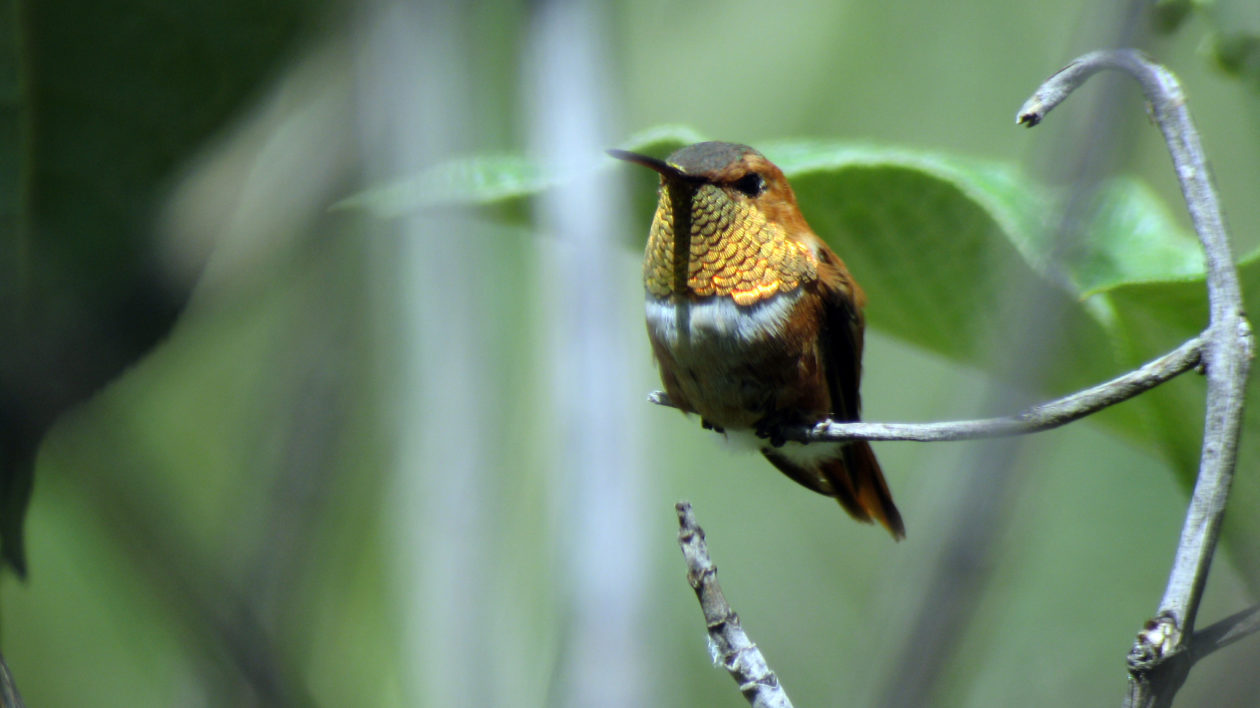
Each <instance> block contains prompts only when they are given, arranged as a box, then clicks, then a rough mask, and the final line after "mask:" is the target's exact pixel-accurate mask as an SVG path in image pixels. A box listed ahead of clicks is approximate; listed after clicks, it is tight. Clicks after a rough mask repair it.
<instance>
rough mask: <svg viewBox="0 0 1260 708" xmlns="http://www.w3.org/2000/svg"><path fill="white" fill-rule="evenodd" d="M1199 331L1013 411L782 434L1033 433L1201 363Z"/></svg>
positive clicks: (828, 424) (817, 437) (662, 401)
mask: <svg viewBox="0 0 1260 708" xmlns="http://www.w3.org/2000/svg"><path fill="white" fill-rule="evenodd" d="M1206 342H1207V339H1206V336H1204V335H1201V336H1198V337H1195V338H1194V339H1191V340H1190V341H1188V342H1186V343H1185V344H1182V345H1181V346H1180V347H1177V348H1176V349H1174V350H1173V351H1171V352H1169V353H1167V354H1165V355H1164V356H1161V357H1159V358H1158V359H1155V360H1153V361H1150V362H1148V363H1146V364H1145V365H1144V366H1142V367H1141V368H1139V369H1136V370H1134V371H1130V372H1128V373H1126V374H1123V375H1121V376H1117V377H1116V378H1114V379H1111V380H1110V381H1107V382H1105V383H1101V384H1099V385H1097V386H1094V387H1093V388H1087V389H1085V390H1083V391H1078V392H1076V393H1073V394H1071V395H1068V396H1064V397H1063V398H1057V399H1055V400H1053V401H1047V402H1045V403H1039V404H1037V405H1035V406H1031V407H1029V408H1027V409H1025V410H1023V411H1021V412H1019V413H1016V414H1015V415H1012V416H1004V417H998V418H982V419H979V420H954V421H946V422H941V423H842V422H838V421H833V420H824V421H822V422H821V423H818V424H816V425H801V426H791V427H785V428H783V429H781V430H780V431H778V432H779V433H780V434H781V435H782V436H783V439H784V440H795V441H797V442H844V441H847V440H910V441H914V442H941V441H946V440H976V439H980V438H998V437H1008V436H1012V435H1024V434H1027V433H1035V432H1039V431H1042V430H1049V429H1050V428H1057V427H1059V426H1060V425H1066V424H1068V423H1071V422H1072V421H1074V420H1079V419H1080V418H1084V417H1085V416H1087V415H1090V414H1091V413H1096V412H1098V411H1100V410H1102V409H1103V408H1106V407H1108V406H1112V405H1115V404H1117V403H1120V402H1121V401H1126V400H1128V399H1130V398H1133V397H1134V396H1136V395H1138V394H1139V393H1142V392H1143V391H1147V390H1149V389H1152V388H1154V387H1156V386H1158V385H1159V384H1162V383H1164V382H1165V381H1168V380H1169V379H1172V378H1174V377H1176V376H1177V375H1179V374H1182V373H1185V372H1186V371H1189V370H1190V369H1193V368H1194V367H1195V366H1198V364H1199V362H1200V359H1201V357H1202V354H1203V350H1204V347H1205V345H1206ZM648 400H650V401H651V402H653V403H656V404H659V405H663V406H670V407H675V406H674V403H673V402H672V401H670V400H669V396H668V395H666V394H665V393H664V392H663V391H655V392H653V393H652V394H650V395H649V396H648Z"/></svg>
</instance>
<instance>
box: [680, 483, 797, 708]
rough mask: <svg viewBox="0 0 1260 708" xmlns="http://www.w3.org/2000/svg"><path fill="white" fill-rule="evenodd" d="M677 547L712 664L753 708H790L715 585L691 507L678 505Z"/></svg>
mask: <svg viewBox="0 0 1260 708" xmlns="http://www.w3.org/2000/svg"><path fill="white" fill-rule="evenodd" d="M674 509H675V510H676V511H677V512H678V545H679V547H681V548H682V554H683V559H684V560H686V562H687V582H688V583H690V584H691V587H692V589H694V590H695V591H696V599H697V600H699V601H700V609H701V610H702V611H703V612H704V624H705V626H706V627H708V629H709V642H710V648H711V651H712V653H713V657H714V661H715V662H717V661H720V662H722V666H723V667H724V668H725V669H726V670H727V671H728V672H730V674H731V678H733V679H735V683H737V684H739V691H740V693H742V694H744V698H746V699H748V704H749V705H751V706H753V707H754V708H792V702H791V701H790V700H788V697H787V693H786V692H785V691H784V690H783V686H782V685H781V684H780V683H779V677H778V676H775V675H774V672H773V671H771V670H770V667H769V666H768V665H767V664H766V659H765V657H763V656H762V655H761V650H760V649H758V648H757V645H756V644H753V643H752V640H751V639H749V638H748V635H747V634H744V628H743V627H741V626H740V624H739V616H738V615H736V614H735V610H733V609H731V606H730V605H729V604H727V602H726V596H725V595H723V594H722V586H721V585H719V584H718V581H717V566H715V565H713V561H712V560H710V559H709V547H708V544H706V543H705V541H704V529H702V528H700V526H699V525H697V524H696V517H695V515H694V514H692V512H691V504H689V503H688V502H678V503H677V504H675V505H674Z"/></svg>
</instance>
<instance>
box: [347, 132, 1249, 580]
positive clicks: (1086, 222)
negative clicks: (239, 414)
mask: <svg viewBox="0 0 1260 708" xmlns="http://www.w3.org/2000/svg"><path fill="white" fill-rule="evenodd" d="M698 139H700V138H699V137H698V136H697V135H695V134H694V133H693V132H691V131H689V130H687V129H684V128H676V127H666V128H661V129H657V130H654V131H652V132H651V133H646V134H643V135H639V136H636V137H635V138H632V139H631V140H629V141H627V143H626V144H624V145H623V146H622V147H625V148H626V149H630V150H634V151H637V152H643V153H647V154H652V155H660V156H663V155H665V154H668V153H669V152H671V151H672V150H674V149H677V148H678V147H681V146H683V145H685V144H689V143H691V142H695V141H696V140H698ZM758 147H759V149H761V151H762V152H763V153H765V155H766V156H767V157H769V158H770V159H771V160H772V161H773V162H775V163H776V164H777V165H779V166H780V167H781V168H782V169H783V171H784V173H785V174H786V175H787V176H788V178H789V179H790V180H791V182H792V185H793V187H794V189H795V191H796V194H797V197H798V201H799V203H800V206H801V209H802V211H803V212H804V214H805V216H806V218H807V219H808V221H809V222H810V225H811V226H812V227H813V228H814V230H815V231H816V232H818V234H819V235H820V236H822V237H823V238H825V239H826V240H827V241H828V242H829V243H830V245H831V246H832V247H833V248H834V249H835V250H836V252H837V253H839V254H840V255H841V256H842V257H843V258H844V260H845V261H846V262H847V263H848V265H849V268H850V270H851V271H852V272H853V273H854V275H855V276H856V277H857V278H858V280H859V281H860V282H861V283H862V285H863V288H864V289H865V290H866V293H867V295H868V298H869V304H868V306H867V320H868V323H869V325H870V326H871V327H873V328H876V329H879V330H882V331H884V332H887V333H889V334H892V335H894V336H896V337H898V338H900V339H903V340H905V341H907V342H910V343H912V344H915V345H917V346H920V347H923V348H925V349H927V350H930V351H933V352H935V353H937V354H939V355H941V356H944V357H948V358H949V359H952V360H954V361H957V362H959V363H962V364H965V365H968V366H972V367H975V368H977V369H980V370H984V371H992V372H994V373H996V374H998V375H1001V376H1004V377H1008V378H1010V379H1012V380H1014V381H1017V382H1019V383H1020V384H1022V385H1023V386H1032V387H1034V388H1036V389H1037V390H1038V391H1039V392H1040V394H1041V395H1043V396H1053V395H1062V394H1066V393H1068V392H1070V391H1073V390H1076V389H1078V388H1081V387H1084V386H1087V385H1092V384H1095V383H1099V382H1101V381H1103V380H1106V379H1108V378H1111V377H1112V376H1116V375H1118V374H1120V373H1122V372H1123V371H1125V370H1128V369H1130V368H1132V367H1134V366H1136V365H1138V364H1141V363H1142V362H1144V361H1147V360H1149V359H1152V358H1154V357H1156V356H1159V355H1161V354H1163V353H1165V352H1167V351H1169V350H1171V349H1173V348H1175V347H1176V346H1177V345H1179V344H1180V343H1181V342H1183V341H1184V340H1185V339H1187V338H1189V337H1191V336H1193V335H1194V334H1196V333H1198V332H1199V331H1201V330H1202V329H1203V328H1204V327H1205V326H1206V324H1207V307H1206V302H1205V299H1204V298H1205V295H1204V282H1203V272H1204V270H1203V256H1202V252H1201V250H1200V249H1199V246H1198V242H1197V240H1196V239H1195V238H1194V237H1193V235H1192V234H1190V233H1188V232H1187V231H1186V230H1185V229H1183V228H1182V227H1181V226H1179V225H1178V223H1177V221H1176V220H1175V219H1174V218H1173V216H1172V214H1171V213H1170V212H1169V210H1168V208H1167V207H1166V206H1165V205H1164V204H1163V203H1162V202H1160V201H1159V199H1157V198H1156V197H1155V196H1154V194H1153V193H1152V192H1151V191H1150V190H1149V189H1148V188H1147V187H1146V186H1145V185H1143V184H1141V183H1139V182H1137V181H1134V180H1131V179H1125V178H1119V179H1113V180H1110V181H1107V182H1104V183H1103V184H1101V185H1100V186H1099V188H1098V189H1097V190H1095V192H1094V194H1093V196H1092V198H1091V200H1090V201H1089V203H1087V204H1084V205H1083V207H1081V208H1076V209H1071V210H1069V209H1066V208H1065V205H1066V204H1067V201H1066V200H1068V199H1069V198H1070V197H1071V195H1070V194H1067V193H1065V192H1062V191H1055V190H1052V189H1049V188H1047V187H1044V186H1041V185H1038V184H1035V183H1034V182H1032V181H1030V180H1029V179H1028V178H1026V177H1025V176H1024V175H1023V174H1022V173H1021V172H1020V171H1019V170H1018V169H1016V168H1015V167H1013V166H1010V165H1004V164H998V163H993V162H985V161H981V160H975V159H971V158H963V157H956V156H949V155H943V154H938V153H932V152H924V151H914V150H907V149H900V148H889V147H880V146H873V145H854V144H844V143H836V142H826V141H806V140H794V141H783V142H776V143H768V144H764V145H760V146H758ZM496 164H497V165H498V167H497V168H496ZM526 164H528V163H526V162H524V161H522V160H521V159H520V158H511V159H504V160H502V161H500V162H498V163H496V162H495V161H494V160H486V159H481V158H475V159H472V160H466V161H463V162H460V163H456V164H454V165H446V166H442V167H439V168H435V169H434V170H432V171H430V172H429V173H427V174H426V175H424V176H421V177H420V178H418V179H419V180H427V181H441V180H445V183H444V185H443V188H442V190H429V191H428V193H427V196H426V197H425V198H414V197H413V198H411V199H410V200H408V199H405V198H400V199H392V200H390V201H389V202H388V205H389V208H388V209H382V208H379V206H378V205H379V204H381V203H383V200H381V199H379V195H383V194H392V195H394V196H395V197H401V196H403V192H402V191H401V190H400V188H399V187H398V185H392V186H391V185H386V186H383V187H379V188H376V189H373V190H371V191H370V192H368V193H367V194H366V195H361V196H360V197H357V198H352V199H351V200H347V202H346V204H347V206H355V205H357V206H361V207H365V208H367V209H368V210H369V211H371V212H372V213H376V214H382V215H391V216H392V215H398V214H401V213H405V212H407V211H408V210H415V209H420V208H425V207H429V206H433V205H434V204H435V200H434V199H433V198H432V197H433V195H434V194H437V193H439V191H440V193H441V194H445V195H454V196H452V197H450V198H449V199H448V201H449V203H457V204H461V205H465V206H467V205H481V206H485V207H494V208H495V210H496V213H499V214H505V215H510V216H509V217H508V218H511V219H519V220H521V223H522V224H524V223H525V220H526V219H528V213H529V212H528V210H527V209H525V208H522V207H523V203H524V202H525V201H526V200H528V199H529V198H531V197H533V196H534V195H536V194H537V193H538V191H540V190H542V189H546V188H552V187H558V186H562V185H563V184H564V181H565V180H564V179H563V178H561V177H560V176H558V175H555V174H553V173H548V171H547V170H546V168H544V167H541V166H539V167H536V168H526V167H524V165H526ZM613 164H614V161H613V160H607V161H606V162H604V163H603V164H602V165H601V166H600V169H606V168H608V167H610V166H612V165H613ZM615 164H618V165H620V163H615ZM470 166H475V169H470ZM496 172H498V173H500V174H501V178H502V179H503V180H504V181H507V182H510V183H511V184H512V189H504V190H498V191H496V190H490V189H485V188H484V187H483V185H485V184H496V183H497V182H498V178H495V177H493V176H492V175H494V174H495V173H496ZM522 174H525V175H528V176H529V177H528V180H522V179H519V178H518V177H513V175H522ZM632 179H634V185H635V186H634V203H635V204H636V205H637V206H636V212H637V213H639V214H640V215H641V220H642V223H643V228H642V229H640V230H639V233H640V234H642V235H643V236H646V232H647V226H648V222H649V219H650V213H651V208H652V207H651V205H652V204H653V203H654V201H655V190H656V183H657V180H656V178H655V177H654V176H652V175H649V174H646V173H644V174H642V175H641V176H640V177H638V178H632ZM507 206H511V207H512V208H510V209H505V208H504V207H507ZM1064 214H1074V215H1077V216H1076V217H1075V219H1076V220H1075V221H1074V222H1065V217H1064ZM1061 234H1069V236H1068V237H1066V238H1063V237H1061V236H1060V235H1061ZM1072 234H1080V236H1075V237H1073V236H1071V235H1072ZM1065 242H1066V245H1064V244H1065ZM1243 274H1244V277H1245V278H1246V283H1245V285H1249V284H1251V283H1252V282H1255V285H1256V286H1257V287H1254V288H1250V289H1249V292H1257V291H1260V264H1258V261H1257V260H1256V259H1251V260H1248V261H1247V262H1246V264H1245V266H1244V268H1243ZM1029 298H1031V299H1033V300H1034V301H1036V302H1038V303H1040V305H1039V306H1038V308H1037V310H1036V311H1037V312H1039V313H1046V314H1045V321H1044V322H1031V323H1022V322H1019V321H1018V320H1017V319H1013V318H1012V316H1011V315H1010V313H1011V312H1012V308H1016V307H1018V306H1019V303H1020V302H1026V301H1027V300H1028V299H1029ZM1014 311H1015V312H1020V311H1023V310H1018V309H1017V310H1014ZM1252 311H1253V312H1254V311H1260V303H1256V304H1255V305H1253V306H1252ZM995 326H997V327H998V328H999V329H996V330H995ZM1001 328H1005V329H1001ZM1011 352H1025V353H1026V354H1027V356H1026V357H1017V358H1019V361H1017V362H1016V363H1015V367H1016V368H1011V367H1012V364H1011V363H1010V361H1009V360H1010V359H1011V358H1012V357H1011ZM878 365H879V363H878V362H876V361H871V360H869V359H868V361H867V366H868V367H872V366H878ZM1020 365H1023V366H1024V369H1023V370H1021V369H1020V368H1018V367H1019V366H1020ZM1037 371H1042V373H1041V374H1040V375H1039V378H1037V379H1036V380H1032V381H1030V380H1029V379H1028V377H1029V376H1032V375H1037V374H1036V372H1037ZM1203 395H1204V386H1203V383H1202V381H1201V380H1199V379H1198V377H1189V376H1187V377H1181V378H1180V379H1179V380H1177V381H1174V382H1172V383H1170V384H1167V385H1165V386H1164V387H1161V388H1160V389H1158V390H1157V391H1155V392H1152V393H1149V394H1146V395H1143V396H1140V397H1138V398H1137V399H1134V400H1131V401H1129V402H1126V403H1125V404H1123V405H1120V406H1116V407H1113V408H1111V409H1109V410H1108V411H1105V412H1104V413H1102V414H1100V415H1099V416H1097V417H1096V418H1095V420H1098V421H1099V422H1101V423H1103V424H1104V425H1107V426H1108V427H1110V428H1111V429H1113V430H1115V431H1117V432H1119V433H1120V434H1122V435H1124V436H1125V437H1127V438H1129V439H1130V440H1132V441H1133V442H1134V443H1135V444H1137V445H1139V446H1141V447H1142V448H1144V449H1147V450H1150V451H1151V452H1153V453H1155V454H1157V455H1160V456H1162V457H1163V458H1165V459H1166V460H1168V461H1169V462H1170V463H1171V464H1172V465H1173V467H1174V469H1175V470H1176V473H1177V475H1178V478H1179V479H1180V480H1181V481H1182V483H1183V485H1184V486H1186V487H1187V488H1189V486H1190V484H1191V483H1192V481H1193V479H1194V475H1195V472H1196V469H1197V464H1198V457H1199V447H1200V443H1201V439H1200V438H1201V427H1202V411H1203ZM1254 409H1255V407H1254V406H1253V407H1252V410H1254ZM1003 412H1013V411H994V413H995V414H996V413H1003ZM1246 432H1247V434H1245V436H1244V441H1245V442H1246V441H1248V440H1256V439H1260V438H1258V437H1257V435H1256V433H1260V413H1257V414H1255V415H1249V416H1248V420H1247V431H1246ZM1254 454H1255V450H1254V443H1246V447H1245V450H1244V455H1245V457H1244V459H1245V460H1246V459H1253V458H1252V457H1251V456H1252V455H1254ZM1101 472H1102V470H1100V473H1101ZM1236 495H1237V496H1236V503H1237V504H1238V505H1240V506H1242V505H1254V504H1256V503H1260V484H1257V483H1255V482H1252V481H1251V480H1250V478H1249V477H1247V478H1243V479H1240V480H1239V482H1238V483H1237V486H1236ZM1064 503H1070V501H1065V502H1064ZM1231 529H1232V531H1231V534H1230V537H1231V538H1233V539H1235V543H1233V548H1234V549H1235V550H1238V549H1241V548H1243V547H1244V546H1247V545H1248V544H1244V543H1238V542H1237V541H1236V539H1240V538H1256V537H1260V520H1254V519H1253V518H1252V516H1251V515H1243V514H1235V515H1233V517H1232V519H1231ZM1252 545H1254V544H1252ZM1240 553H1241V555H1238V556H1236V557H1239V558H1240V559H1241V560H1245V564H1244V568H1245V570H1246V572H1247V573H1248V574H1249V575H1250V577H1251V578H1252V580H1253V581H1257V580H1260V552H1255V551H1251V550H1248V551H1246V552H1240ZM1242 556H1246V558H1242Z"/></svg>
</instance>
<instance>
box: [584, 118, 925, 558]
mask: <svg viewBox="0 0 1260 708" xmlns="http://www.w3.org/2000/svg"><path fill="white" fill-rule="evenodd" d="M608 152H609V154H610V155H612V156H613V157H616V158H618V159H621V160H626V161H628V162H632V163H635V164H638V165H642V166H644V167H647V168H649V169H651V170H654V171H655V172H657V173H659V174H660V190H659V195H658V201H657V207H656V214H655V216H654V218H653V220H652V227H651V231H650V232H649V235H648V242H647V248H646V251H645V253H644V258H643V284H644V289H645V295H646V315H647V330H648V338H649V340H650V341H651V344H652V352H653V355H654V357H655V359H656V363H657V365H658V367H659V369H660V374H661V382H662V383H663V384H664V386H665V393H666V394H667V395H668V396H669V399H670V401H671V402H672V403H673V404H674V405H675V406H677V407H678V408H680V409H681V410H683V411H684V412H688V413H696V414H698V415H699V416H700V422H701V425H703V426H704V427H705V428H707V429H711V430H716V431H718V432H720V433H724V434H725V435H726V436H727V437H728V438H731V439H733V440H735V441H736V442H742V443H745V444H749V445H751V446H753V447H754V448H755V449H757V450H759V451H760V452H761V453H762V454H763V455H765V457H766V459H767V460H769V461H770V463H771V464H773V465H774V466H775V467H776V468H778V469H779V471H781V472H783V473H784V474H785V475H787V476H788V477H789V478H791V479H792V480H794V481H795V482H797V483H799V484H801V485H803V486H805V487H807V488H808V489H812V490H813V491H815V492H818V493H819V494H823V495H826V496H829V497H834V498H835V499H836V500H837V501H839V503H840V506H842V507H843V508H844V510H845V511H847V512H848V513H849V515H850V516H852V517H853V518H854V519H857V520H858V521H862V522H865V523H871V522H873V521H878V522H879V523H880V524H882V525H883V526H884V528H886V529H888V531H889V533H891V534H892V535H893V538H895V539H898V540H900V539H902V538H904V537H905V525H904V524H903V523H902V520H901V514H900V512H898V511H897V507H896V505H895V504H893V500H892V494H891V493H890V492H889V491H888V484H887V483H886V482H885V481H884V475H883V472H882V471H881V470H880V466H879V462H878V461H877V460H876V459H875V453H874V451H872V450H871V446H870V444H869V443H867V442H866V441H864V440H863V441H852V442H845V443H832V442H815V443H809V444H803V443H798V442H794V441H784V440H783V437H782V433H781V432H779V431H781V430H782V429H783V428H784V427H786V426H796V425H808V424H813V423H816V422H818V421H821V420H824V419H827V418H830V419H833V420H837V421H856V420H858V419H859V415H858V414H859V408H860V403H861V402H860V398H859V395H858V383H859V380H860V378H861V373H862V339H863V333H864V329H865V320H864V316H863V314H862V309H863V307H865V305H866V295H865V293H863V292H862V288H861V287H859V286H858V283H857V281H856V280H854V278H853V276H852V275H851V274H850V273H849V270H848V268H847V267H846V266H845V264H844V261H842V260H840V257H839V256H837V255H836V254H835V253H834V252H833V251H832V250H831V249H830V248H828V246H827V244H826V243H825V242H824V241H823V240H822V239H821V238H819V237H818V236H817V235H816V234H815V233H814V231H813V229H811V228H810V226H809V224H808V223H806V221H805V217H804V215H802V214H801V210H800V207H798V206H797V203H796V194H795V193H794V192H793V191H792V187H791V185H789V184H788V181H787V178H786V177H784V175H783V171H782V170H780V169H779V168H778V167H776V166H775V165H774V164H773V163H772V162H770V161H769V160H767V159H766V157H765V156H764V155H762V154H761V153H760V152H757V151H756V150H754V149H752V148H750V147H748V146H747V145H739V144H735V143H724V142H703V143H696V144H694V145H689V146H687V147H684V148H682V149H680V150H678V151H676V152H674V153H673V154H671V155H670V156H669V157H667V158H665V159H664V160H660V159H657V158H654V157H649V156H647V155H640V154H637V153H633V152H627V151H624V150H609V151H608Z"/></svg>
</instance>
